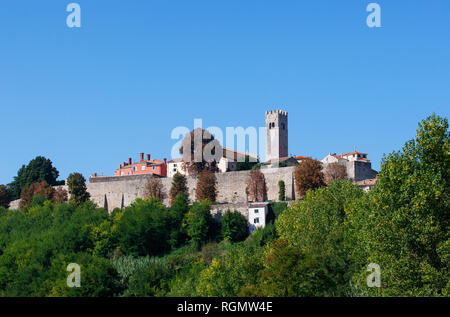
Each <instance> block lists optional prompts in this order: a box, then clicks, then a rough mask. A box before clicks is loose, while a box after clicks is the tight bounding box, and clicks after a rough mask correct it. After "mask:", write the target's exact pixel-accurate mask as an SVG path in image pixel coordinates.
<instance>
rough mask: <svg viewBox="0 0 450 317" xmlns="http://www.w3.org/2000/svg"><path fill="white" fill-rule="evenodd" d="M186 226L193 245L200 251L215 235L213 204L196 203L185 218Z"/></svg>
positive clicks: (205, 202)
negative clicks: (212, 214) (212, 213)
mask: <svg viewBox="0 0 450 317" xmlns="http://www.w3.org/2000/svg"><path fill="white" fill-rule="evenodd" d="M184 226H185V228H186V232H187V234H188V236H189V237H190V238H191V242H192V244H193V245H194V246H195V247H196V248H197V249H198V250H200V248H201V246H202V245H203V244H204V243H205V242H207V241H208V240H210V239H211V238H212V237H213V234H214V220H213V218H212V216H211V203H209V202H207V201H202V202H194V204H193V205H192V207H191V209H190V210H189V212H188V213H187V214H186V216H185V217H184Z"/></svg>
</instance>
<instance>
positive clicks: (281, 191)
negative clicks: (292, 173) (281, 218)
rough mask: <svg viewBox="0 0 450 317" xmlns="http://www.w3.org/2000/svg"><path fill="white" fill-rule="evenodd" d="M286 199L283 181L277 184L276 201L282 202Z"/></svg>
mask: <svg viewBox="0 0 450 317" xmlns="http://www.w3.org/2000/svg"><path fill="white" fill-rule="evenodd" d="M285 199H286V185H285V184H284V181H283V180H280V181H279V182H278V200H281V201H284V200H285Z"/></svg>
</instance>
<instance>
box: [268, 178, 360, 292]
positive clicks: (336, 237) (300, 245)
mask: <svg viewBox="0 0 450 317" xmlns="http://www.w3.org/2000/svg"><path fill="white" fill-rule="evenodd" d="M363 195H364V193H363V191H362V190H361V189H360V188H358V187H357V186H355V185H353V184H352V183H351V182H349V181H346V180H336V181H334V182H332V183H331V184H330V185H329V186H328V187H324V188H320V189H317V190H315V191H308V192H307V193H306V195H305V197H304V199H303V201H302V202H301V203H299V202H297V203H295V204H294V205H292V206H291V208H289V209H287V210H285V211H284V212H283V213H282V214H281V215H280V216H279V217H278V219H277V220H276V222H275V224H276V227H277V232H278V234H279V236H280V239H281V240H284V241H286V243H287V247H286V248H285V251H286V252H287V254H288V255H289V256H292V257H294V256H293V255H292V252H294V251H293V250H292V249H291V247H293V248H296V249H298V256H299V257H300V258H303V260H302V261H301V262H298V263H297V264H295V266H296V269H295V270H297V269H298V270H299V271H298V272H306V271H305V270H307V272H308V273H307V274H306V273H305V274H300V275H301V278H300V279H298V280H297V283H298V284H299V285H303V286H301V288H298V289H296V290H297V291H298V292H299V293H298V294H297V296H304V295H307V296H344V295H346V294H347V293H348V291H349V290H348V287H349V283H350V280H351V276H352V273H353V272H354V271H355V270H356V268H355V264H354V263H353V262H352V261H351V257H350V256H349V254H350V251H349V250H351V249H352V248H353V247H354V246H353V244H351V243H347V239H346V237H347V230H348V228H347V226H346V225H345V224H346V221H347V212H346V211H348V210H349V209H350V208H351V206H353V204H354V203H355V202H357V201H359V199H361V198H362V197H363ZM291 251H292V252H291ZM295 252H297V251H295ZM274 254H275V253H274ZM286 261H287V259H286ZM305 261H306V262H308V263H306V262H305ZM271 269H272V268H268V270H269V271H270V270H271ZM295 270H293V272H294V271H295ZM318 276H320V279H317V277H318ZM286 278H289V276H287V277H286ZM292 278H294V277H292ZM296 278H297V276H296V277H295V279H296ZM285 282H286V283H288V280H286V281H285ZM305 285H307V286H305ZM308 288H309V290H307V289H308ZM292 292H294V293H295V292H296V291H295V288H293V289H292V291H289V292H287V293H286V296H293V294H294V293H292ZM273 296H279V294H278V293H277V294H273Z"/></svg>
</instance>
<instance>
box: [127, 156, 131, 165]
mask: <svg viewBox="0 0 450 317" xmlns="http://www.w3.org/2000/svg"><path fill="white" fill-rule="evenodd" d="M128 165H131V157H129V158H128Z"/></svg>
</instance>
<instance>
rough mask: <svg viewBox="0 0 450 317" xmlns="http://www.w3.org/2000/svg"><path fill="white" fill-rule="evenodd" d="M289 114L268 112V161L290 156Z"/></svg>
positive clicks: (275, 111)
mask: <svg viewBox="0 0 450 317" xmlns="http://www.w3.org/2000/svg"><path fill="white" fill-rule="evenodd" d="M288 153H289V152H288V114H287V112H286V111H283V110H271V111H266V161H270V160H274V159H275V160H278V159H280V158H282V157H287V156H288Z"/></svg>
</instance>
